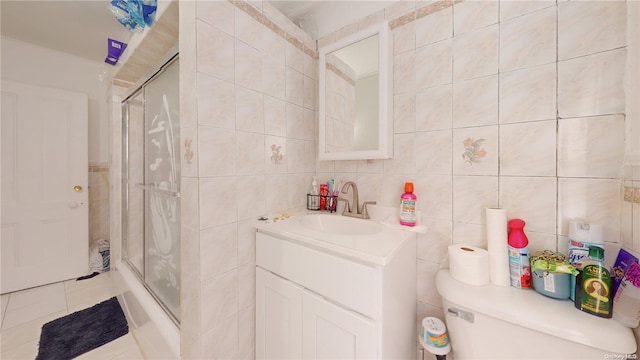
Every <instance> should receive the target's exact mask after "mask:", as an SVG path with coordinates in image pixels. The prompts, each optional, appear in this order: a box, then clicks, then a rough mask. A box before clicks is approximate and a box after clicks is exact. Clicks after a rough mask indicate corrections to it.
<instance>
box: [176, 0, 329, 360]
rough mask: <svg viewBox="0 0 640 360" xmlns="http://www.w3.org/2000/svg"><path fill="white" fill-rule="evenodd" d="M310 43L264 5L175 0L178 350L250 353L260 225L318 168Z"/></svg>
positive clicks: (294, 202)
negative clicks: (179, 253)
mask: <svg viewBox="0 0 640 360" xmlns="http://www.w3.org/2000/svg"><path fill="white" fill-rule="evenodd" d="M315 49H316V45H315V41H314V40H312V39H311V38H310V37H309V36H308V35H306V34H305V33H304V32H302V30H300V28H298V27H297V26H295V25H293V23H291V22H290V21H289V20H288V19H286V18H285V17H284V16H283V15H282V14H280V13H279V12H278V11H277V10H276V9H275V8H273V7H271V5H270V4H269V3H267V2H264V3H263V2H261V1H250V2H244V1H233V2H227V1H198V2H180V57H181V58H180V61H181V65H180V66H181V69H180V71H181V73H180V78H181V85H180V86H181V89H180V91H181V93H182V94H183V96H182V100H181V101H182V102H181V104H180V108H181V136H182V143H183V144H184V147H183V149H182V154H181V156H182V168H181V171H182V190H181V193H182V202H181V207H182V215H181V216H182V219H183V223H182V288H181V291H182V292H181V307H182V315H181V340H182V341H181V343H182V344H181V347H182V349H181V352H182V357H183V358H185V359H190V358H193V359H201V358H222V359H253V358H255V336H254V334H255V229H254V228H253V227H252V224H253V221H255V219H256V218H257V217H259V216H261V215H264V214H270V213H271V214H272V213H278V212H285V211H288V210H289V209H293V208H301V207H304V205H305V201H306V198H305V196H304V194H305V193H306V191H307V187H308V186H309V184H311V179H312V176H313V174H314V173H315V156H316V155H315V154H316V147H317V142H316V141H315V139H316V132H317V131H316V128H317V121H316V117H317V116H316V107H317V105H316V104H317V100H316V99H317V86H318V85H317V84H318V83H317V78H318V75H317V74H318V66H317V60H316V53H315Z"/></svg>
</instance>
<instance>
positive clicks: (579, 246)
mask: <svg viewBox="0 0 640 360" xmlns="http://www.w3.org/2000/svg"><path fill="white" fill-rule="evenodd" d="M602 230H603V229H602V225H599V224H590V223H588V222H586V221H584V220H581V219H575V220H571V221H570V222H569V254H568V258H569V262H570V263H571V265H573V266H575V267H576V268H577V269H579V270H582V262H583V260H587V258H588V257H589V246H599V247H601V248H603V249H604V236H603V233H602Z"/></svg>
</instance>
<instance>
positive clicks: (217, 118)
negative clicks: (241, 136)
mask: <svg viewBox="0 0 640 360" xmlns="http://www.w3.org/2000/svg"><path fill="white" fill-rule="evenodd" d="M197 82H198V95H197V96H198V98H199V99H206V101H198V124H200V125H209V126H215V127H222V128H227V129H233V128H235V125H236V121H235V108H236V107H235V87H234V85H233V84H232V83H230V82H227V81H224V80H219V79H217V78H215V77H212V76H208V75H205V74H201V73H199V74H198V77H197Z"/></svg>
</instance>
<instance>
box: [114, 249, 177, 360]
mask: <svg viewBox="0 0 640 360" xmlns="http://www.w3.org/2000/svg"><path fill="white" fill-rule="evenodd" d="M111 278H112V279H113V287H114V289H115V291H116V294H117V295H116V297H117V298H118V302H119V303H120V306H121V307H122V310H123V311H124V314H125V316H126V317H127V322H128V323H129V331H131V333H132V334H133V336H134V338H135V339H136V342H137V343H138V346H139V347H140V351H141V352H142V354H143V355H144V357H145V358H146V359H179V358H180V329H179V328H178V326H177V325H176V324H175V323H174V322H173V320H172V319H171V318H170V317H169V315H167V313H166V312H165V311H164V310H163V309H162V307H161V306H160V305H159V304H158V303H157V302H156V300H155V299H154V298H153V296H151V294H149V292H148V291H147V289H146V288H145V287H144V286H143V285H142V284H141V283H140V282H139V280H138V278H137V277H136V275H135V274H134V273H133V272H132V271H131V269H130V268H129V266H128V265H127V264H125V263H123V262H121V261H118V262H117V263H116V264H115V266H113V267H112V270H111Z"/></svg>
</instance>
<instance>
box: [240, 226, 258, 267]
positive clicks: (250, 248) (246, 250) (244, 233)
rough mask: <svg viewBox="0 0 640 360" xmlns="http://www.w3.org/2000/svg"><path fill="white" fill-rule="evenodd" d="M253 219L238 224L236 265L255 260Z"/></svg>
mask: <svg viewBox="0 0 640 360" xmlns="http://www.w3.org/2000/svg"><path fill="white" fill-rule="evenodd" d="M254 222H255V219H249V220H244V221H240V222H238V265H242V264H246V263H249V262H252V261H255V260H256V228H255V227H254Z"/></svg>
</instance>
